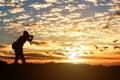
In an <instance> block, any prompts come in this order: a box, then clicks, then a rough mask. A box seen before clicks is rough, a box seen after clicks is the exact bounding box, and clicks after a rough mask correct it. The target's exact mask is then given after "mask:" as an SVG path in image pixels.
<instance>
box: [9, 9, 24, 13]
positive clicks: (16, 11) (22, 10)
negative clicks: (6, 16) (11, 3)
mask: <svg viewBox="0 0 120 80" xmlns="http://www.w3.org/2000/svg"><path fill="white" fill-rule="evenodd" d="M24 11H25V9H24V8H20V7H17V8H13V9H10V10H9V12H10V13H12V14H16V13H21V12H24Z"/></svg>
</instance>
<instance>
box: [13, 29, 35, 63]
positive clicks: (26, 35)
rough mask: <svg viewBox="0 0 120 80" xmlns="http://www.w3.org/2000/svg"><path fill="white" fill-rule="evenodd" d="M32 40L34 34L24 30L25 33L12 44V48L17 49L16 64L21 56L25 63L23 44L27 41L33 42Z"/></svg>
mask: <svg viewBox="0 0 120 80" xmlns="http://www.w3.org/2000/svg"><path fill="white" fill-rule="evenodd" d="M32 40H33V35H29V33H28V32H27V31H24V32H23V35H22V36H20V37H19V38H18V39H17V41H15V42H14V43H13V44H12V48H13V49H14V51H15V61H14V63H15V64H17V62H18V59H19V58H20V59H21V60H22V63H23V64H25V63H26V62H25V58H24V55H23V45H24V43H25V42H26V41H29V42H30V44H32Z"/></svg>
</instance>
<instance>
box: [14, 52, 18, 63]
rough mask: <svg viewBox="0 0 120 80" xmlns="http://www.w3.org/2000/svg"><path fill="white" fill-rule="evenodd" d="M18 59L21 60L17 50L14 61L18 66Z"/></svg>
mask: <svg viewBox="0 0 120 80" xmlns="http://www.w3.org/2000/svg"><path fill="white" fill-rule="evenodd" d="M18 59H19V55H18V51H16V50H15V60H14V63H15V64H17V62H18Z"/></svg>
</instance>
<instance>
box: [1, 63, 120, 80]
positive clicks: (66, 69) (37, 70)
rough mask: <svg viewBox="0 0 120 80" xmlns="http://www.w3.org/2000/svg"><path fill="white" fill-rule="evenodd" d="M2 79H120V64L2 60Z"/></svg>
mask: <svg viewBox="0 0 120 80" xmlns="http://www.w3.org/2000/svg"><path fill="white" fill-rule="evenodd" d="M0 80H120V66H110V67H105V66H90V65H85V64H67V63H66V64H65V63H59V64H55V63H47V64H30V63H29V64H17V65H14V64H7V63H6V62H0Z"/></svg>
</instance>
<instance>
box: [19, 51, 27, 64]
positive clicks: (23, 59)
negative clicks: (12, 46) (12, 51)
mask: <svg viewBox="0 0 120 80" xmlns="http://www.w3.org/2000/svg"><path fill="white" fill-rule="evenodd" d="M20 58H21V60H22V63H23V64H25V63H26V62H25V57H24V55H23V50H21V53H20Z"/></svg>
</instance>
